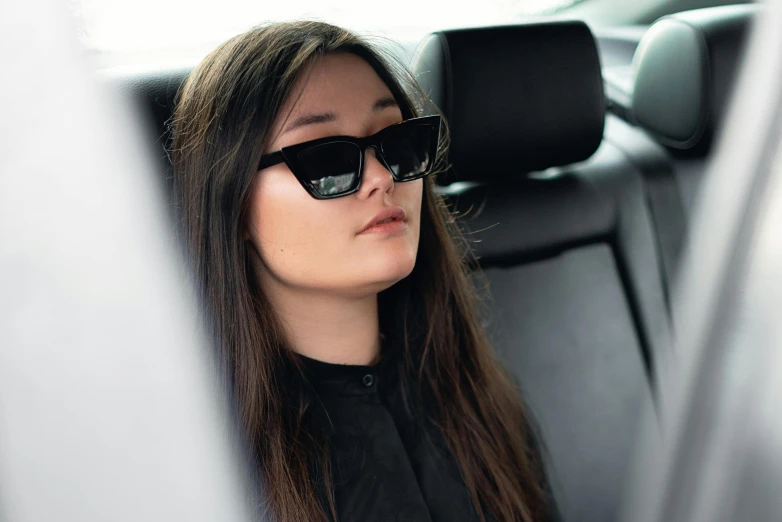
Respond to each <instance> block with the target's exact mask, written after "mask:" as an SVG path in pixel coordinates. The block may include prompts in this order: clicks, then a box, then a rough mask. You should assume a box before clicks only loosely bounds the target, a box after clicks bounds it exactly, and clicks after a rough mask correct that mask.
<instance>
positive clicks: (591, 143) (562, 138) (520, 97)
mask: <svg viewBox="0 0 782 522" xmlns="http://www.w3.org/2000/svg"><path fill="white" fill-rule="evenodd" d="M413 69H414V72H415V73H416V76H417V78H418V81H419V83H420V85H421V86H422V87H423V89H424V91H425V92H426V93H427V94H428V95H429V96H430V97H431V99H432V100H433V101H434V102H435V104H437V106H438V107H439V108H440V110H441V111H443V113H444V114H445V116H446V118H447V120H448V124H449V127H450V131H451V151H450V155H449V158H448V159H449V161H450V163H451V164H452V165H453V170H454V173H455V175H456V178H457V179H458V180H459V181H465V180H479V179H486V178H487V177H496V176H505V175H513V174H524V173H527V172H531V171H538V170H543V169H546V168H548V167H554V166H559V165H566V164H569V163H574V162H577V161H581V160H585V159H587V158H589V157H590V156H591V155H592V154H593V153H594V152H595V150H596V149H597V147H598V145H599V144H600V141H601V140H602V136H603V123H604V119H605V99H604V97H603V82H602V78H601V75H600V62H599V59H598V55H597V48H596V46H595V41H594V38H593V36H592V33H591V32H590V30H589V28H588V27H587V26H586V25H585V24H584V23H582V22H547V23H535V24H527V25H517V26H507V27H489V28H479V29H458V30H451V31H442V32H437V33H433V34H431V35H429V36H428V37H427V38H426V39H424V40H423V41H422V42H421V44H420V45H419V47H418V50H417V52H416V59H415V62H414V66H413Z"/></svg>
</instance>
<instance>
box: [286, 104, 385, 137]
mask: <svg viewBox="0 0 782 522" xmlns="http://www.w3.org/2000/svg"><path fill="white" fill-rule="evenodd" d="M388 107H399V103H397V101H396V100H395V99H394V97H393V96H383V97H382V98H379V99H378V100H377V101H376V102H375V103H374V104H373V105H372V111H373V112H376V111H382V110H383V109H386V108H388ZM338 119H339V118H338V117H337V115H336V114H334V113H333V112H320V113H315V114H305V115H303V116H299V117H298V118H296V119H295V120H293V121H292V122H290V123H289V124H288V126H287V127H285V130H283V131H282V133H283V134H285V133H288V132H291V131H292V130H295V129H298V128H299V127H303V126H305V125H314V124H318V123H330V122H332V121H337V120H338Z"/></svg>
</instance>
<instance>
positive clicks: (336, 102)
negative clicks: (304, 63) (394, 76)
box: [284, 52, 393, 118]
mask: <svg viewBox="0 0 782 522" xmlns="http://www.w3.org/2000/svg"><path fill="white" fill-rule="evenodd" d="M389 96H390V97H392V98H393V94H392V92H391V90H390V89H389V88H388V85H386V83H385V82H384V81H383V80H382V79H381V78H380V76H379V75H378V74H377V72H375V70H374V69H373V68H372V66H371V65H369V63H367V62H366V61H365V60H364V59H362V58H360V57H359V56H357V55H355V54H352V53H347V52H341V53H331V54H327V55H325V56H322V57H320V58H318V59H317V60H316V61H315V62H314V63H313V65H312V67H311V69H310V70H309V71H307V72H306V73H305V74H304V75H303V76H302V77H301V78H300V79H299V81H298V82H297V84H296V86H295V87H294V89H293V92H292V93H291V96H290V98H289V100H288V102H287V103H286V105H287V107H286V108H287V111H284V112H287V113H290V117H292V118H296V117H298V116H300V115H302V114H305V113H313V112H315V113H322V112H323V113H325V112H332V113H335V114H336V115H337V116H343V115H344V116H350V115H351V113H366V112H369V111H371V110H373V107H374V105H375V103H376V102H377V100H379V99H381V98H384V97H389Z"/></svg>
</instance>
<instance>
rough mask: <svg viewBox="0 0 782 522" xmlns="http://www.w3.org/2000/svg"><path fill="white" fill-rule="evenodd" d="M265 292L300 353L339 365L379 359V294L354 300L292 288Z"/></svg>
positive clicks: (353, 298) (272, 289)
mask: <svg viewBox="0 0 782 522" xmlns="http://www.w3.org/2000/svg"><path fill="white" fill-rule="evenodd" d="M272 286H273V287H276V286H277V285H272ZM266 291H267V294H268V295H269V298H270V300H271V301H272V303H273V305H274V309H275V311H276V313H277V316H278V317H279V318H280V320H281V321H282V324H283V327H284V328H285V332H286V334H287V336H288V340H289V341H290V342H291V344H292V347H293V349H294V350H296V351H297V352H299V353H300V354H302V355H305V356H307V357H310V358H312V359H317V360H319V361H323V362H328V363H336V364H358V365H369V364H374V363H375V362H377V360H378V359H379V357H380V330H379V324H378V311H377V294H370V295H365V296H360V297H352V296H344V295H334V294H329V293H325V292H323V293H321V292H313V291H300V290H297V289H292V288H289V287H276V288H268V287H267V288H266Z"/></svg>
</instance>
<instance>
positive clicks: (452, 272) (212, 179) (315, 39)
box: [172, 22, 546, 522]
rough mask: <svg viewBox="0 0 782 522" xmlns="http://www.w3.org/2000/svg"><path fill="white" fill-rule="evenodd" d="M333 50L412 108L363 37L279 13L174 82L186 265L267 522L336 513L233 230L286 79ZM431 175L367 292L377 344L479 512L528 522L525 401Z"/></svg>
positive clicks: (243, 247)
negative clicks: (406, 252) (401, 263)
mask: <svg viewBox="0 0 782 522" xmlns="http://www.w3.org/2000/svg"><path fill="white" fill-rule="evenodd" d="M332 52H351V53H354V54H356V55H358V56H360V57H361V58H363V59H364V60H366V61H367V62H368V63H369V64H370V65H371V66H372V67H373V68H374V70H375V71H376V72H377V73H378V75H379V76H380V77H381V78H382V79H383V80H384V81H385V82H386V84H387V85H388V87H389V89H390V90H391V91H392V93H393V94H394V96H395V97H396V99H397V102H398V103H399V106H400V108H401V109H402V114H403V117H405V118H410V117H413V116H415V115H417V114H419V113H420V112H421V110H422V107H421V106H420V104H419V106H418V107H417V106H415V105H414V104H413V103H412V102H411V98H410V97H409V94H408V93H417V94H418V99H419V100H421V101H422V102H423V101H425V97H424V96H423V95H422V93H421V92H420V89H418V87H417V86H416V85H415V81H414V80H413V79H412V76H411V75H410V74H409V73H406V72H404V69H403V68H398V69H392V68H391V66H390V62H389V61H388V60H386V59H384V58H383V57H382V56H381V55H380V54H379V52H378V51H377V50H375V49H373V47H372V46H370V45H369V44H368V43H367V42H365V41H364V40H362V39H360V38H358V37H357V36H356V35H354V34H352V33H350V32H348V31H345V30H343V29H340V28H338V27H334V26H332V25H328V24H325V23H318V22H293V23H280V24H272V25H266V26H261V27H257V28H254V29H252V30H250V31H248V32H246V33H243V34H241V35H239V36H236V37H234V38H232V39H231V40H229V41H227V42H225V43H224V44H222V45H221V46H220V47H219V48H217V49H216V50H215V51H213V52H212V53H211V54H209V55H208V56H207V57H206V58H205V59H204V60H203V61H202V62H201V64H200V65H198V67H196V68H195V69H194V70H193V72H192V73H191V75H190V77H189V79H188V80H187V82H186V84H185V85H184V87H183V90H182V92H181V95H180V99H179V101H178V104H177V107H176V111H175V114H174V118H173V134H174V139H173V147H172V161H173V164H174V179H175V187H176V193H177V197H178V200H177V201H178V211H179V215H180V218H181V220H182V221H181V225H182V226H183V231H184V235H185V236H186V239H187V241H186V243H187V246H188V248H189V251H190V257H191V259H192V263H193V273H194V276H195V278H196V280H197V284H198V286H199V287H200V290H201V292H202V297H203V303H204V305H205V307H206V309H207V316H208V318H209V321H208V323H209V325H208V326H209V327H210V328H211V332H212V334H213V336H214V339H215V343H216V346H217V347H218V352H219V355H220V357H219V359H220V361H221V362H222V364H223V365H224V370H225V375H226V377H227V379H228V381H229V383H230V385H231V391H232V394H233V396H234V398H235V401H236V404H237V413H238V415H239V418H240V422H241V424H242V427H243V430H244V434H245V437H246V441H247V444H248V446H249V448H250V449H251V451H252V454H253V457H254V458H255V459H257V460H256V462H257V464H258V471H259V475H260V477H261V481H262V487H263V490H264V499H265V505H266V508H267V515H271V516H272V519H274V520H279V521H280V522H300V521H303V520H307V521H325V520H328V519H329V516H328V512H329V511H330V512H331V514H332V515H333V516H335V509H334V505H333V500H331V497H330V496H329V501H328V506H323V505H322V502H321V501H319V500H318V499H319V496H318V494H317V492H316V490H315V486H314V482H315V479H316V478H317V479H319V480H323V481H325V482H324V483H325V485H326V488H327V490H328V487H329V485H330V468H329V457H328V448H327V447H324V444H323V441H321V440H318V437H317V436H315V435H314V434H312V433H310V432H309V431H308V430H307V425H306V423H304V422H302V420H303V418H304V413H305V411H306V409H307V406H308V399H307V395H306V393H305V391H304V390H303V388H302V385H301V383H300V382H299V381H298V380H297V379H296V378H295V372H288V371H287V369H289V368H290V367H291V360H292V358H291V357H289V353H290V352H289V350H290V347H289V345H288V343H287V341H286V339H285V338H284V335H283V332H282V329H281V327H280V325H279V324H278V319H277V317H276V315H275V313H274V310H273V309H272V307H271V306H270V304H269V301H268V300H267V298H266V297H265V296H264V293H263V291H262V289H261V287H260V285H259V284H258V281H257V280H256V278H255V276H254V274H253V270H252V267H251V265H250V261H249V259H250V257H249V247H248V245H247V243H246V242H245V240H244V239H243V237H244V234H243V227H244V226H245V220H246V216H247V213H248V205H249V199H250V198H249V196H250V193H251V191H252V187H253V182H254V180H255V178H256V175H257V168H256V166H257V165H258V163H259V160H260V157H261V155H262V152H263V149H264V146H265V144H266V142H267V140H268V139H269V132H270V129H271V127H272V123H273V122H274V120H275V118H276V117H277V115H278V113H279V112H280V110H281V107H282V105H283V102H284V101H285V100H286V98H287V97H288V96H289V94H290V93H291V91H292V88H293V86H294V83H295V82H296V80H297V79H298V78H300V77H301V76H302V75H303V74H305V73H306V70H307V68H308V67H309V66H311V64H312V63H313V61H314V60H315V59H317V57H319V56H322V55H323V54H325V53H332ZM402 79H404V80H405V81H407V83H409V85H406V88H403V85H402V83H401V81H402ZM441 148H442V153H444V152H445V149H446V147H445V142H444V143H443V147H441ZM441 164H442V162H441ZM433 182H434V180H433V177H430V178H428V179H427V180H426V183H425V184H424V187H425V188H424V198H423V205H422V210H421V213H422V215H421V234H420V243H419V252H418V259H417V262H416V265H415V268H414V269H413V272H412V273H411V274H410V276H408V277H407V278H406V279H404V280H402V281H401V282H399V283H397V284H396V285H394V286H392V287H391V288H389V289H388V290H386V291H384V292H381V294H380V295H379V297H378V299H379V303H378V306H379V310H380V317H381V324H380V327H381V331H382V332H384V334H385V335H386V343H384V344H385V345H389V344H391V345H393V346H398V347H399V348H397V349H398V350H401V352H402V353H401V356H402V357H401V358H400V359H401V360H402V361H403V362H404V364H403V366H402V372H403V374H404V375H407V376H408V378H409V380H410V381H411V382H418V383H420V385H419V389H418V392H419V395H418V396H419V398H420V397H423V396H426V397H430V398H431V399H432V401H433V404H434V407H433V408H432V409H433V410H434V411H432V412H430V415H431V416H432V418H433V420H434V422H435V423H436V425H437V426H438V427H439V429H440V430H441V431H442V433H443V436H444V438H445V440H446V442H447V444H448V445H449V447H450V449H451V451H452V453H453V455H454V457H455V458H456V460H457V461H458V463H459V466H460V469H461V472H462V475H463V478H464V481H465V484H466V486H467V489H468V491H469V492H470V494H471V496H472V499H473V502H474V504H475V506H476V509H477V512H478V513H479V515H480V517H481V519H482V520H485V515H486V514H487V513H488V514H490V515H492V516H493V517H494V518H495V519H496V520H502V521H525V522H531V521H538V520H542V519H543V518H544V517H545V512H546V495H545V493H544V490H543V488H542V487H541V485H542V484H543V483H544V481H543V472H542V469H541V465H540V461H539V458H538V455H537V452H536V451H535V449H534V445H533V444H531V441H532V440H533V439H532V437H531V434H530V432H529V427H528V423H527V419H526V416H525V413H524V409H523V407H522V403H521V401H520V399H519V397H518V393H517V392H516V390H515V388H514V386H513V385H512V384H511V382H510V380H509V377H508V376H507V375H506V373H505V372H504V371H503V370H502V368H501V367H500V365H499V364H498V362H497V361H496V359H495V356H494V352H493V349H492V347H491V345H490V343H489V342H488V340H487V338H486V335H485V334H484V331H483V328H482V325H481V321H480V317H479V314H478V312H477V299H476V294H475V290H474V288H473V286H472V284H471V282H470V279H469V275H468V268H467V266H466V260H467V255H468V251H469V249H467V248H466V246H465V243H464V241H463V240H462V239H461V236H460V234H459V231H458V229H457V227H456V225H455V224H454V222H453V219H452V218H451V216H450V214H449V212H448V209H447V208H446V206H445V205H444V203H443V201H442V199H441V197H440V196H438V195H436V194H435V193H434V191H433ZM389 336H390V337H392V338H393V339H395V341H394V342H393V343H388V338H389ZM283 376H285V378H287V379H289V381H285V382H283V381H282V379H283V378H284V377H283ZM291 376H293V377H291ZM316 472H317V473H318V474H320V475H322V476H321V477H314V476H313V474H314V473H316ZM335 518H336V517H335Z"/></svg>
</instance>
